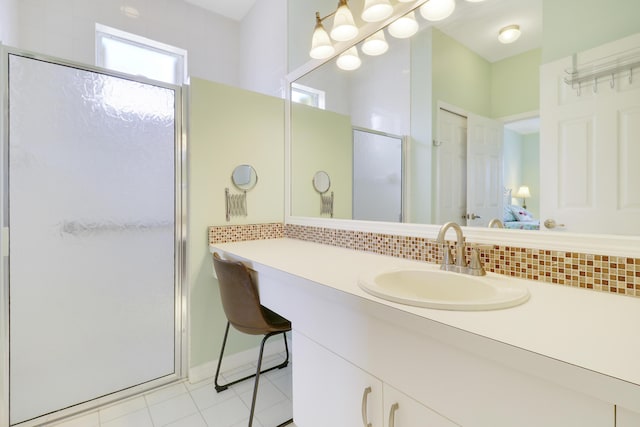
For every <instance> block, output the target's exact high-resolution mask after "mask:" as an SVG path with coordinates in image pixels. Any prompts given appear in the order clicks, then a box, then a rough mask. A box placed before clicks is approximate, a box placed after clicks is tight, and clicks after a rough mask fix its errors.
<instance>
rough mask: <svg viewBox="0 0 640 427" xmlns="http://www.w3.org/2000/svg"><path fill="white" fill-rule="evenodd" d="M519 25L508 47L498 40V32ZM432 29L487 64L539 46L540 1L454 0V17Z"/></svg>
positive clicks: (540, 35)
mask: <svg viewBox="0 0 640 427" xmlns="http://www.w3.org/2000/svg"><path fill="white" fill-rule="evenodd" d="M512 24H517V25H520V30H521V31H522V35H521V36H520V38H519V39H518V40H517V41H516V42H514V43H511V44H506V45H505V44H502V43H500V42H499V41H498V31H499V30H500V29H501V28H503V27H506V26H507V25H512ZM434 26H435V27H437V28H439V29H440V30H441V31H442V32H443V33H445V34H447V35H449V36H450V37H452V38H454V39H456V40H457V41H459V42H460V43H462V44H463V45H465V46H466V47H468V48H469V49H471V50H473V51H474V52H476V53H478V55H480V56H482V57H483V58H485V59H486V60H487V61H489V62H495V61H499V60H501V59H504V58H508V57H510V56H513V55H517V54H519V53H523V52H526V51H528V50H531V49H536V48H539V47H540V46H542V0H485V1H483V2H478V3H470V2H467V1H464V0H457V2H456V10H455V12H454V14H453V15H452V16H451V17H450V18H448V19H446V20H445V21H443V22H442V23H436V24H435V25H434Z"/></svg>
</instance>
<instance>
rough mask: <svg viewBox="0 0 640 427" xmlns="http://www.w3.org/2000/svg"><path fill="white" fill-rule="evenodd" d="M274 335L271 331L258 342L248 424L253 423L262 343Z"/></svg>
mask: <svg viewBox="0 0 640 427" xmlns="http://www.w3.org/2000/svg"><path fill="white" fill-rule="evenodd" d="M272 335H274V334H273V333H270V334H267V335H265V336H264V338H262V342H261V343H260V354H259V355H258V367H257V368H256V374H255V377H256V380H255V382H254V383H253V398H252V399H251V411H250V412H249V426H248V427H251V426H252V425H253V413H254V412H255V409H256V397H258V383H259V382H260V373H261V372H260V369H261V368H262V353H263V352H264V343H265V342H267V339H268V338H269V337H270V336H272Z"/></svg>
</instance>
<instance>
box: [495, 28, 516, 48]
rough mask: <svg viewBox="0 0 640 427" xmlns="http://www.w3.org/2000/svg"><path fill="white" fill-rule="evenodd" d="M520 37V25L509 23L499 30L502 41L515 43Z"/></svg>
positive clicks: (499, 38) (499, 37)
mask: <svg viewBox="0 0 640 427" xmlns="http://www.w3.org/2000/svg"><path fill="white" fill-rule="evenodd" d="M519 37H520V25H507V26H506V27H503V28H501V29H500V31H498V40H499V41H500V43H504V44H508V43H513V42H514V41H516V40H518V38H519Z"/></svg>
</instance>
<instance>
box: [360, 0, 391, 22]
mask: <svg viewBox="0 0 640 427" xmlns="http://www.w3.org/2000/svg"><path fill="white" fill-rule="evenodd" d="M392 13H393V6H391V3H389V0H365V2H364V8H363V9H362V15H360V16H361V18H362V20H363V21H365V22H380V21H382V20H383V19H386V18H388V17H390V16H391V14H392Z"/></svg>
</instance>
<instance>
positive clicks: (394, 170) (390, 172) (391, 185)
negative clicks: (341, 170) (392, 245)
mask: <svg viewBox="0 0 640 427" xmlns="http://www.w3.org/2000/svg"><path fill="white" fill-rule="evenodd" d="M402 153H403V150H402V137H400V136H393V135H386V134H381V133H378V132H374V131H368V130H365V129H354V130H353V219H360V220H367V221H387V222H402V187H403V185H402V184H403V158H402V157H403V155H402Z"/></svg>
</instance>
